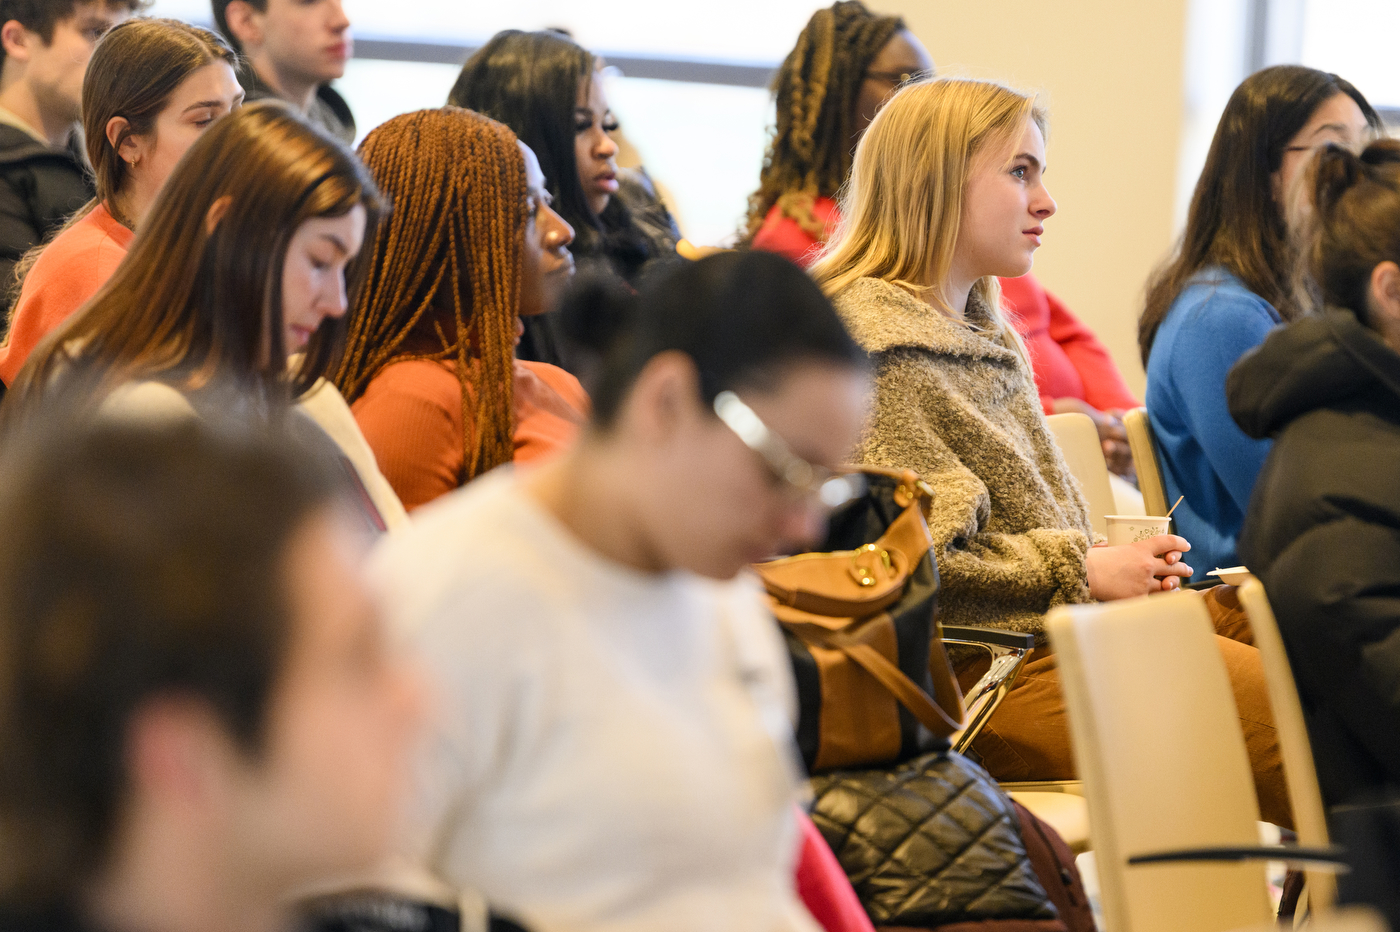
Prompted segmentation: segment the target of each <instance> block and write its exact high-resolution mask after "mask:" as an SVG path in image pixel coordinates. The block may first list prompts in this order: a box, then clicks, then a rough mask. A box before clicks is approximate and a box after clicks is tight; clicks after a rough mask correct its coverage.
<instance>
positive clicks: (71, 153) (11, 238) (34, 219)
mask: <svg viewBox="0 0 1400 932" xmlns="http://www.w3.org/2000/svg"><path fill="white" fill-rule="evenodd" d="M92 196H93V187H92V181H91V179H90V178H89V175H88V172H87V167H86V162H85V160H84V159H83V156H82V154H81V152H80V151H79V150H78V148H77V146H76V144H75V145H74V146H72V147H67V146H50V145H45V144H44V143H42V142H39V141H38V140H36V139H35V138H34V137H33V136H30V135H29V134H28V133H26V132H24V131H23V130H21V129H18V128H16V127H13V126H9V125H7V124H3V123H0V307H3V308H6V309H8V308H9V307H10V305H12V304H13V303H14V299H15V297H17V296H18V295H19V289H18V288H16V287H14V281H13V275H14V268H15V263H16V262H18V261H19V260H20V257H21V256H23V255H24V254H25V253H26V252H28V251H29V250H30V249H31V248H32V247H34V246H37V245H38V244H40V243H42V242H43V241H44V240H46V239H47V238H48V237H49V236H50V235H51V234H52V233H53V232H54V231H55V230H57V229H58V228H59V227H61V226H62V225H63V222H64V221H65V220H67V219H68V217H69V216H70V215H71V214H72V213H73V212H74V211H76V210H77V209H78V208H79V207H82V206H83V205H84V204H86V203H87V202H88V201H89V200H91V198H92Z"/></svg>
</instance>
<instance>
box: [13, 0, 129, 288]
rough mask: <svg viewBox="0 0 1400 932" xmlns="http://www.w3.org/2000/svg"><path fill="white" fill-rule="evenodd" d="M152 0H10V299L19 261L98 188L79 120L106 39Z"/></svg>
mask: <svg viewBox="0 0 1400 932" xmlns="http://www.w3.org/2000/svg"><path fill="white" fill-rule="evenodd" d="M144 5H145V3H144V0H0V306H3V307H4V308H8V307H9V306H10V305H11V304H12V303H13V301H14V297H15V296H16V295H17V294H18V293H19V289H18V288H17V287H15V283H14V282H13V281H12V278H11V277H12V274H13V270H14V266H15V263H16V262H18V261H19V259H20V257H21V256H23V255H24V253H25V252H27V251H28V250H29V249H30V248H32V247H34V246H36V245H38V244H39V243H41V242H43V241H44V240H45V239H47V238H48V237H49V236H50V234H52V233H53V232H54V231H55V230H56V229H58V227H60V226H62V224H63V222H64V220H66V219H67V218H68V216H69V215H70V214H72V213H73V211H75V210H77V209H78V208H79V207H81V206H83V204H85V203H86V202H87V201H88V200H89V199H90V198H91V197H92V193H93V192H92V185H91V182H90V181H89V180H88V177H87V173H86V159H85V158H84V156H83V144H82V138H81V133H80V131H79V129H78V121H79V118H80V116H81V114H82V99H83V74H84V72H86V71H87V64H88V59H89V58H91V57H92V49H93V46H95V45H96V44H97V40H98V39H99V38H101V37H102V35H103V34H104V33H105V32H107V30H109V29H111V28H112V27H113V26H115V25H116V24H117V23H119V22H121V21H122V20H124V19H126V18H127V17H128V16H130V15H131V14H133V13H135V12H136V11H138V10H139V9H140V8H141V7H143V6H144Z"/></svg>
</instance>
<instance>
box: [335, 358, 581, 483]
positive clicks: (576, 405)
mask: <svg viewBox="0 0 1400 932" xmlns="http://www.w3.org/2000/svg"><path fill="white" fill-rule="evenodd" d="M350 408H351V410H352V411H354V413H355V420H356V421H357V422H358V423H359V425H360V431H361V432H362V433H363V434H364V435H365V440H366V441H368V443H369V446H370V449H371V450H373V451H374V457H375V459H376V460H378V462H379V469H380V471H381V472H383V473H384V477H385V478H386V479H388V480H389V484H390V485H392V486H393V487H394V492H395V493H397V494H398V496H399V500H400V501H401V502H403V505H404V507H405V508H407V509H408V510H409V511H412V510H413V509H415V508H417V507H418V506H419V505H424V504H427V503H428V502H430V501H432V500H433V499H435V498H437V497H438V496H439V495H443V494H446V493H447V492H451V491H452V490H453V489H455V488H457V487H458V486H460V485H461V484H462V483H463V482H464V481H465V480H466V474H467V463H466V456H465V454H464V452H463V450H464V447H465V443H464V440H465V436H466V432H467V430H468V429H472V430H474V429H475V425H474V424H472V425H468V424H467V423H465V421H464V419H463V417H462V389H461V386H460V385H459V384H458V382H457V372H456V369H455V368H454V367H453V364H452V363H451V362H445V361H434V360H429V359H412V360H405V361H403V362H393V363H390V364H389V365H387V366H385V367H384V368H383V369H381V370H380V371H379V373H378V374H377V375H376V376H375V377H374V378H373V379H371V380H370V383H369V386H368V387H367V388H366V389H365V393H364V394H363V395H361V396H360V397H359V398H357V399H356V400H355V403H354V404H353V405H351V406H350ZM588 410H589V404H588V394H587V393H586V392H585V391H584V390H583V386H582V385H580V384H579V381H578V379H576V378H574V377H573V376H572V375H570V374H569V373H567V372H565V371H564V370H563V369H560V368H559V367H558V366H551V365H549V364H547V363H541V362H524V361H521V360H516V362H515V462H517V463H528V462H531V461H534V460H540V459H544V458H546V457H549V456H551V455H553V454H555V453H557V452H559V451H561V450H563V449H564V448H565V447H567V446H568V445H569V444H570V443H572V442H573V440H574V438H575V437H577V436H578V432H579V428H580V427H581V426H582V424H583V422H584V421H585V420H587V417H588Z"/></svg>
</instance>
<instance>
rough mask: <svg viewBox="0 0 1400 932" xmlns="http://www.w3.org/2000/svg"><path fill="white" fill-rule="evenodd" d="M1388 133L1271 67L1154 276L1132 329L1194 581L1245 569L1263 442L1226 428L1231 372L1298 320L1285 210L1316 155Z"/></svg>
mask: <svg viewBox="0 0 1400 932" xmlns="http://www.w3.org/2000/svg"><path fill="white" fill-rule="evenodd" d="M1379 128H1380V118H1379V117H1378V116H1377V115H1376V111H1375V110H1374V109H1372V107H1371V105H1370V104H1369V103H1367V102H1366V98H1365V97H1363V96H1361V93H1360V91H1358V90H1357V89H1356V88H1354V87H1352V85H1351V84H1349V83H1347V82H1346V81H1344V80H1342V79H1341V78H1339V77H1337V76H1336V75H1334V74H1327V73H1325V72H1322V71H1315V70H1313V69H1311V68H1303V67H1299V66H1297V65H1279V66H1276V67H1273V68H1265V69H1264V70H1263V71H1259V72H1256V73H1255V74H1253V75H1251V76H1250V77H1248V78H1246V79H1245V81H1244V83H1242V84H1241V85H1240V86H1239V87H1238V88H1236V89H1235V93H1234V94H1233V95H1231V97H1230V101H1229V103H1227V104H1226V106H1225V112H1224V113H1223V114H1222V115H1221V117H1220V125H1219V127H1218V128H1217V129H1216V131H1215V139H1214V140H1213V141H1212V142H1211V146H1210V153H1209V154H1208V155H1207V157H1206V165H1205V168H1204V169H1203V170H1202V172H1201V178H1200V180H1199V181H1198V182H1197V183H1196V191H1195V194H1193V195H1192V198H1191V209H1190V212H1189V214H1188V216H1187V221H1186V232H1185V234H1184V235H1183V237H1182V241H1181V245H1180V247H1179V248H1178V250H1177V253H1176V255H1175V256H1174V257H1173V258H1172V259H1171V260H1170V261H1169V262H1168V263H1167V264H1166V265H1165V266H1163V267H1162V268H1161V269H1160V270H1159V271H1158V272H1157V273H1156V275H1155V276H1154V278H1153V280H1152V281H1151V283H1150V284H1149V285H1148V290H1147V304H1146V308H1145V310H1144V311H1143V314H1142V318H1141V320H1140V321H1139V323H1138V341H1139V346H1140V348H1141V350H1142V358H1143V363H1144V364H1145V365H1146V367H1147V386H1148V388H1147V410H1148V414H1149V415H1150V417H1151V419H1152V427H1153V430H1154V431H1155V432H1156V435H1157V443H1158V450H1159V453H1160V455H1161V462H1162V479H1163V482H1164V484H1165V485H1166V490H1167V500H1168V501H1176V500H1177V498H1179V497H1180V498H1182V502H1181V504H1180V505H1178V506H1177V509H1176V512H1175V514H1174V517H1175V518H1176V526H1177V528H1178V530H1179V531H1180V532H1181V534H1182V536H1183V537H1186V538H1187V539H1188V540H1190V541H1191V546H1192V555H1191V562H1192V564H1193V565H1194V566H1195V569H1196V574H1195V576H1194V577H1193V579H1195V580H1198V581H1199V580H1201V579H1203V578H1204V576H1205V574H1206V573H1209V572H1210V571H1211V570H1212V569H1214V568H1215V567H1226V566H1234V565H1236V564H1238V563H1239V562H1240V560H1239V556H1238V554H1237V552H1236V538H1237V536H1238V535H1239V531H1240V525H1241V523H1242V522H1243V521H1244V515H1245V511H1246V509H1247V508H1248V507H1249V497H1250V493H1251V491H1252V490H1253V488H1254V480H1255V477H1256V476H1257V475H1258V474H1259V469H1260V467H1261V466H1262V465H1263V463H1264V458H1265V456H1266V455H1267V454H1268V452H1269V444H1268V441H1267V440H1264V439H1256V438H1251V437H1247V436H1246V435H1245V434H1244V433H1243V432H1241V431H1240V429H1239V427H1237V426H1236V425H1235V422H1234V421H1233V420H1231V418H1230V412H1229V410H1228V408H1227V405H1226V400H1225V375H1226V373H1227V372H1229V370H1230V367H1231V366H1232V365H1234V364H1235V361H1236V360H1238V359H1239V358H1240V356H1242V355H1243V354H1244V353H1245V351H1246V350H1249V349H1250V348H1252V347H1254V346H1257V345H1258V344H1259V343H1260V342H1262V341H1263V339H1264V337H1265V336H1267V335H1268V333H1269V331H1270V330H1272V329H1273V328H1274V327H1275V326H1277V325H1278V324H1279V323H1280V322H1281V321H1284V320H1293V319H1294V318H1296V317H1298V316H1299V315H1300V314H1301V313H1302V310H1301V308H1300V307H1299V306H1298V304H1297V302H1296V301H1295V299H1294V297H1293V289H1292V285H1291V275H1292V273H1293V266H1294V262H1295V256H1294V251H1293V249H1292V248H1291V247H1290V246H1289V241H1288V230H1287V226H1286V224H1285V222H1284V204H1285V202H1286V200H1287V198H1288V197H1289V196H1290V190H1291V188H1292V187H1293V182H1294V180H1295V178H1296V177H1297V176H1298V173H1299V171H1300V170H1301V168H1302V167H1303V165H1304V164H1305V163H1306V161H1307V156H1308V153H1310V152H1312V151H1313V150H1314V149H1316V148H1317V147H1318V146H1322V145H1325V144H1327V143H1336V144H1339V145H1342V146H1346V147H1350V148H1358V147H1359V146H1360V145H1362V144H1363V143H1364V142H1365V140H1366V139H1367V138H1369V137H1370V136H1372V135H1373V134H1374V133H1375V132H1376V131H1377V130H1378V129H1379Z"/></svg>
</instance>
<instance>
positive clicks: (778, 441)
mask: <svg viewBox="0 0 1400 932" xmlns="http://www.w3.org/2000/svg"><path fill="white" fill-rule="evenodd" d="M715 414H717V415H718V416H719V419H720V420H721V421H723V422H724V424H725V426H727V427H728V428H729V429H730V430H732V431H734V434H735V435H736V436H737V437H738V438H739V439H740V440H741V441H743V443H744V446H746V447H748V448H749V449H750V450H753V451H754V452H755V453H757V454H758V455H759V457H760V458H761V459H762V460H763V462H764V464H765V465H766V466H767V467H768V469H769V471H770V472H772V474H773V476H774V477H775V478H776V479H777V480H778V481H779V482H781V483H782V484H783V485H784V486H786V487H787V490H788V491H789V492H790V493H791V494H792V495H793V496H794V497H795V498H808V497H813V498H816V499H817V500H818V501H819V502H821V503H822V504H823V505H825V506H826V507H827V508H837V507H839V506H841V505H844V504H845V503H846V502H849V501H850V500H851V499H853V498H856V497H857V496H859V495H862V494H864V492H865V477H864V476H862V475H860V474H859V473H851V474H840V473H836V472H834V471H832V470H830V469H827V468H826V467H825V466H818V465H816V464H815V463H809V462H807V461H806V460H804V459H803V458H802V457H800V456H798V455H797V454H796V453H794V452H792V450H791V449H790V448H789V447H788V445H787V444H786V443H785V442H784V441H783V438H781V437H779V436H778V435H777V434H776V433H774V432H773V431H772V430H770V429H769V428H768V425H767V424H765V423H763V419H762V418H760V417H759V416H758V414H757V413H755V412H754V410H753V408H750V407H749V406H748V405H746V404H744V402H743V401H742V400H740V398H739V396H738V395H736V394H734V393H733V392H730V391H724V392H720V393H719V394H718V395H716V396H715Z"/></svg>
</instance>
